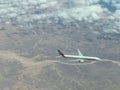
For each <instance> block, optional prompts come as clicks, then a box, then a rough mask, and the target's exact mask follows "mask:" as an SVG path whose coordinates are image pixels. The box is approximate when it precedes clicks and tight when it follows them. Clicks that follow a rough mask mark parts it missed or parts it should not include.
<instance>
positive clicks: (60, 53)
mask: <svg viewBox="0 0 120 90" xmlns="http://www.w3.org/2000/svg"><path fill="white" fill-rule="evenodd" d="M57 51H58V53H59V55H61V56H62V57H64V58H65V56H64V54H63V53H62V52H61V51H60V50H57Z"/></svg>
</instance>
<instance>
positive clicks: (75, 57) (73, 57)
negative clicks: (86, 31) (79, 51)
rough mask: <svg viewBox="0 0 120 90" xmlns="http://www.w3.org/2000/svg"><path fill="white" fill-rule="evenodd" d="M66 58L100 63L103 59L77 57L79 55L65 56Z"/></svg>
mask: <svg viewBox="0 0 120 90" xmlns="http://www.w3.org/2000/svg"><path fill="white" fill-rule="evenodd" d="M64 56H65V57H64V58H71V59H83V60H95V61H100V60H101V59H100V58H98V57H90V56H77V55H64Z"/></svg>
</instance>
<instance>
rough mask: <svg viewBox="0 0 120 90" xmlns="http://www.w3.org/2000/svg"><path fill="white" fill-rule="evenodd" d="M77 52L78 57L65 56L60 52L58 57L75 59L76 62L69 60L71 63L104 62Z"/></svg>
mask: <svg viewBox="0 0 120 90" xmlns="http://www.w3.org/2000/svg"><path fill="white" fill-rule="evenodd" d="M77 51H78V55H65V54H63V53H62V52H61V51H60V50H58V53H59V56H58V57H63V58H68V59H74V60H69V61H72V62H84V61H85V60H91V61H102V60H101V59H100V58H98V57H90V56H83V54H82V53H81V52H80V50H79V49H78V50H77Z"/></svg>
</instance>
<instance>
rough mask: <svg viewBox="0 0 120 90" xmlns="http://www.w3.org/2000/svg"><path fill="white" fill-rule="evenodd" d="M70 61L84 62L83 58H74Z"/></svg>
mask: <svg viewBox="0 0 120 90" xmlns="http://www.w3.org/2000/svg"><path fill="white" fill-rule="evenodd" d="M69 61H70V62H81V63H82V62H84V60H83V59H76V60H69Z"/></svg>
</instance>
